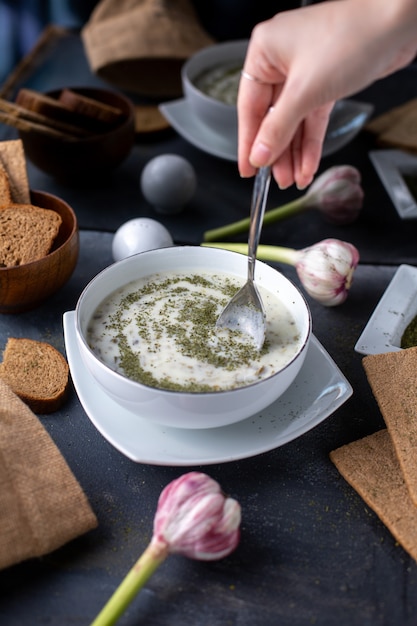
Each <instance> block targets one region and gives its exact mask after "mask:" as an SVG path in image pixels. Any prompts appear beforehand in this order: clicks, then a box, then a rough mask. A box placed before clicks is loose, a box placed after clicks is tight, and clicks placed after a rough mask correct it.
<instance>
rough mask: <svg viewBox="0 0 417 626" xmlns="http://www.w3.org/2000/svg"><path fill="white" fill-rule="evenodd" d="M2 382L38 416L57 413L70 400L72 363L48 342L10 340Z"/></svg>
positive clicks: (0, 373)
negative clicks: (69, 365) (68, 396)
mask: <svg viewBox="0 0 417 626" xmlns="http://www.w3.org/2000/svg"><path fill="white" fill-rule="evenodd" d="M0 378H1V379H2V380H4V382H5V383H7V384H8V385H9V387H10V388H11V389H12V391H13V392H14V393H15V394H16V395H17V396H19V398H20V399H21V400H23V402H25V404H27V405H28V406H29V407H30V409H31V410H32V411H33V412H34V413H39V414H46V413H53V412H54V411H56V410H58V409H59V408H60V407H61V406H62V405H63V404H64V402H65V400H66V399H67V395H68V387H69V367H68V363H67V361H66V359H65V358H64V356H63V355H62V354H61V353H60V352H59V351H58V350H57V349H56V348H54V346H52V345H51V344H49V343H47V342H43V341H36V340H34V339H26V338H16V337H10V338H9V339H8V341H7V344H6V348H5V350H4V353H3V362H2V363H0Z"/></svg>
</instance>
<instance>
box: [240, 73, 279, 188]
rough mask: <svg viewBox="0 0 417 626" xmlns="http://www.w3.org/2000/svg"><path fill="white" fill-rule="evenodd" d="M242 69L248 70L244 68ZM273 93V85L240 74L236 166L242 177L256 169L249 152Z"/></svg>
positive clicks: (251, 174) (250, 174)
mask: <svg viewBox="0 0 417 626" xmlns="http://www.w3.org/2000/svg"><path fill="white" fill-rule="evenodd" d="M244 71H245V72H248V70H247V69H246V68H245V70H244ZM248 73H249V75H251V74H250V72H248ZM273 95H274V85H272V84H269V83H266V82H262V83H261V82H257V81H255V80H251V79H249V78H247V77H245V75H244V74H243V75H242V76H241V79H240V83H239V91H238V99H237V111H238V167H239V173H240V175H241V176H243V177H248V176H253V175H254V173H255V171H256V170H255V168H254V167H253V165H251V163H250V161H249V154H250V151H251V148H252V145H253V142H254V139H255V137H256V135H257V133H258V131H259V128H260V126H261V123H262V120H263V119H264V117H265V115H266V114H267V112H268V109H269V107H270V106H271V103H272V101H273Z"/></svg>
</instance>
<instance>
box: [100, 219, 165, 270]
mask: <svg viewBox="0 0 417 626" xmlns="http://www.w3.org/2000/svg"><path fill="white" fill-rule="evenodd" d="M173 245H174V241H173V239H172V237H171V234H170V233H169V231H168V230H167V229H166V228H165V226H163V224H160V223H159V222H157V221H156V220H153V219H151V218H149V217H137V218H134V219H132V220H129V221H128V222H125V223H124V224H122V226H120V227H119V228H118V229H117V230H116V232H115V234H114V237H113V241H112V253H113V259H114V260H115V261H120V260H121V259H125V258H126V257H128V256H132V255H133V254H137V253H138V252H145V251H146V250H154V249H155V248H168V247H170V246H173Z"/></svg>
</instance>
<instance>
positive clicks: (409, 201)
mask: <svg viewBox="0 0 417 626" xmlns="http://www.w3.org/2000/svg"><path fill="white" fill-rule="evenodd" d="M369 158H370V159H371V161H372V163H373V166H374V167H375V169H376V171H377V173H378V175H379V177H380V179H381V181H382V184H383V185H384V187H385V190H386V192H387V193H388V195H389V197H390V198H391V201H392V203H393V205H394V206H395V208H396V209H397V213H398V215H399V216H400V217H401V219H403V220H411V219H416V218H417V203H416V199H415V198H414V197H413V195H412V193H411V191H410V190H409V188H408V186H407V183H406V182H405V180H404V176H407V175H412V176H417V157H415V156H413V155H412V154H408V153H407V152H403V151H402V150H374V151H372V152H370V153H369Z"/></svg>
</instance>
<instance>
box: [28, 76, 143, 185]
mask: <svg viewBox="0 0 417 626" xmlns="http://www.w3.org/2000/svg"><path fill="white" fill-rule="evenodd" d="M71 90H72V91H75V92H77V93H79V94H81V95H84V96H87V97H89V98H93V99H95V100H98V101H100V102H103V103H105V104H109V105H112V106H114V107H117V108H119V109H121V110H122V111H123V112H124V113H125V117H124V119H123V120H122V121H121V122H120V123H119V124H118V125H116V126H115V127H113V128H111V129H110V130H108V131H107V132H100V133H97V134H94V135H91V136H88V137H86V138H81V139H76V138H74V139H66V138H63V137H59V136H53V135H48V134H45V133H42V132H39V131H37V130H30V131H26V130H19V136H20V138H21V139H22V142H23V147H24V150H25V154H26V157H27V158H28V159H29V160H30V161H31V162H32V163H33V164H34V165H36V167H38V168H39V169H40V170H42V171H44V172H46V173H47V174H49V175H50V176H53V177H54V178H56V179H58V180H60V181H62V182H66V183H70V184H74V183H79V182H81V183H84V184H85V183H89V182H91V183H94V182H97V181H98V180H99V178H102V177H103V176H105V175H106V174H107V173H109V172H110V171H112V170H113V169H114V168H116V167H117V166H118V165H120V164H121V163H122V161H124V159H125V158H126V157H127V156H128V154H129V153H130V151H131V149H132V147H133V145H134V141H135V108H134V105H133V103H132V102H131V100H130V99H129V98H126V97H125V96H124V95H122V94H120V93H118V92H115V91H112V90H110V89H99V88H93V87H71ZM60 91H61V90H60V89H59V90H54V91H48V92H46V95H48V96H52V97H54V98H57V97H58V96H59V93H60Z"/></svg>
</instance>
